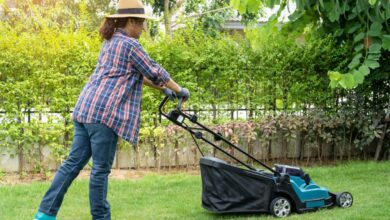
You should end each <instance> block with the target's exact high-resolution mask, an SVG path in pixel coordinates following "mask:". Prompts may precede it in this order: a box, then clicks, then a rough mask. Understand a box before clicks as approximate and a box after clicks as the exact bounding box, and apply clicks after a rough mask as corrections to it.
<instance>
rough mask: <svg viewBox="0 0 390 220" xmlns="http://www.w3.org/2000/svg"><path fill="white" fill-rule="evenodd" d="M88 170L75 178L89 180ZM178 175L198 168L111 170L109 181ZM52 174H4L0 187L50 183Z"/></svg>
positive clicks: (194, 171) (190, 172)
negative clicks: (153, 175) (156, 175)
mask: <svg viewBox="0 0 390 220" xmlns="http://www.w3.org/2000/svg"><path fill="white" fill-rule="evenodd" d="M90 172H91V171H90V170H86V169H84V170H82V171H81V172H80V174H79V176H78V177H77V179H79V180H85V179H89V176H90ZM178 173H186V174H189V175H199V174H200V171H199V168H194V167H191V168H188V169H186V168H184V169H182V168H171V169H170V170H168V169H160V170H156V169H145V168H140V169H112V170H111V174H110V176H109V178H110V179H116V180H130V179H141V178H143V177H144V176H146V175H150V174H158V175H172V174H178ZM54 174H55V173H54V172H49V173H48V174H47V175H45V174H39V173H36V174H34V173H24V174H23V175H19V174H17V173H6V174H4V176H0V186H1V185H15V184H29V183H32V182H45V181H51V180H52V179H53V177H54Z"/></svg>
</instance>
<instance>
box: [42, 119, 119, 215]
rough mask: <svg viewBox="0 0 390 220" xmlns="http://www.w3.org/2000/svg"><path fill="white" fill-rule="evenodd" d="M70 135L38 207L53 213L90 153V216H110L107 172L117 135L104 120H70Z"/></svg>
mask: <svg viewBox="0 0 390 220" xmlns="http://www.w3.org/2000/svg"><path fill="white" fill-rule="evenodd" d="M74 130H75V132H74V138H73V143H72V148H71V150H70V153H69V156H68V158H67V159H66V160H65V162H64V163H63V164H62V165H61V167H60V168H59V169H58V171H57V173H56V175H55V177H54V180H53V182H52V183H51V186H50V188H49V190H48V191H47V192H46V194H45V196H44V197H43V199H42V201H41V204H40V206H39V211H41V212H43V213H45V214H47V215H51V216H56V215H57V213H58V211H59V209H60V206H61V203H62V200H63V199H64V195H65V193H66V191H67V190H68V188H69V186H70V184H71V183H72V181H73V180H74V179H75V178H76V177H77V175H78V174H79V173H80V170H82V169H83V167H84V166H85V165H86V164H87V163H88V161H89V159H90V158H91V156H92V171H91V176H90V181H89V202H90V207H91V215H92V219H94V220H95V219H96V220H97V219H99V220H106V219H111V214H110V205H109V203H108V201H107V187H108V175H109V174H110V172H111V166H112V163H113V160H114V156H115V150H116V144H117V141H118V136H117V135H116V134H115V133H114V131H113V130H112V129H111V128H109V127H107V126H106V125H104V124H83V123H79V122H76V121H75V122H74Z"/></svg>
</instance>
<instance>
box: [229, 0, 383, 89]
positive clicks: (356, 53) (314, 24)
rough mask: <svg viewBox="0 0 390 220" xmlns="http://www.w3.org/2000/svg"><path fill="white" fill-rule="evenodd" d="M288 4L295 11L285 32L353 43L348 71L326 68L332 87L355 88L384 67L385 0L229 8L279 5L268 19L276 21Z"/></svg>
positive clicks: (244, 9) (247, 6) (250, 6)
mask: <svg viewBox="0 0 390 220" xmlns="http://www.w3.org/2000/svg"><path fill="white" fill-rule="evenodd" d="M255 2H256V3H255ZM291 2H292V3H295V5H296V9H295V11H294V12H292V14H291V15H290V16H289V22H287V24H285V25H284V30H285V31H289V32H290V31H296V32H301V31H302V30H304V29H305V28H310V29H313V30H316V31H319V32H323V33H325V34H328V33H330V34H332V35H333V36H334V37H335V38H336V39H338V42H339V44H344V43H346V42H349V43H352V44H353V49H352V50H351V54H350V62H349V64H348V69H346V70H345V71H337V70H334V69H331V68H329V72H328V74H329V78H330V79H331V84H330V86H331V87H332V88H335V87H338V86H341V87H343V88H348V89H352V88H355V87H356V86H358V85H359V84H362V83H363V82H364V79H365V78H366V77H367V76H368V75H369V74H370V72H371V73H372V72H373V70H375V69H377V68H378V67H380V66H381V65H383V63H380V60H381V57H383V55H384V53H387V52H389V51H390V26H389V21H390V2H389V1H387V0H370V1H367V0H357V1H355V0H348V1H334V0H320V1H314V0H312V1H306V0H291V1H289V0H276V1H269V0H267V1H251V0H248V1H240V0H234V1H232V2H231V5H232V6H233V7H235V8H236V9H237V10H238V11H240V13H249V12H251V11H254V10H259V9H260V8H261V7H265V6H267V7H274V6H276V5H280V8H279V11H278V13H277V14H276V15H275V16H273V17H271V20H275V19H277V18H278V16H280V12H281V11H282V10H284V9H286V8H287V7H288V5H289V4H290V3H291ZM376 74H378V73H376Z"/></svg>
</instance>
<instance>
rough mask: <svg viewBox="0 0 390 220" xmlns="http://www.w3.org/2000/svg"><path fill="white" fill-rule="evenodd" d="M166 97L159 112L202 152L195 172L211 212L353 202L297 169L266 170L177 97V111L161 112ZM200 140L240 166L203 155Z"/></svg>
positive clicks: (284, 210)
mask: <svg viewBox="0 0 390 220" xmlns="http://www.w3.org/2000/svg"><path fill="white" fill-rule="evenodd" d="M168 100H169V98H168V97H165V98H164V100H163V101H162V102H161V103H160V106H159V111H160V114H161V115H163V116H164V117H166V118H167V119H168V120H170V121H172V122H173V123H175V124H176V125H178V126H180V127H182V128H183V129H185V130H187V131H188V132H189V133H190V134H191V136H192V138H193V140H194V142H195V144H196V146H197V147H198V150H199V152H200V153H201V155H202V157H201V159H200V170H201V177H202V206H203V208H205V209H207V210H209V211H211V212H215V213H244V212H245V213H255V212H270V213H271V214H272V215H274V216H276V217H286V216H288V215H289V214H290V213H291V212H292V211H296V212H298V213H301V212H304V211H308V210H316V209H320V208H325V207H331V206H335V205H337V206H339V207H342V208H348V207H350V206H352V203H353V197H352V195H351V194H350V193H349V192H342V193H332V192H329V190H328V189H326V188H324V187H320V186H318V185H316V184H315V183H314V182H313V180H311V179H310V176H309V175H308V174H307V173H305V172H304V171H303V170H302V169H301V168H299V167H294V166H288V165H281V164H275V165H274V168H271V167H269V166H268V165H266V164H265V163H263V162H261V161H259V160H257V159H256V158H254V157H253V156H252V155H250V154H248V153H247V152H245V151H243V150H242V149H240V148H239V147H238V146H236V145H234V144H233V143H231V142H230V141H228V140H226V139H225V138H224V137H222V135H221V134H219V133H216V132H214V131H212V130H210V129H209V128H207V127H205V126H204V125H202V124H201V123H199V122H198V118H197V116H196V115H189V114H187V113H185V112H183V111H182V109H181V105H182V102H181V100H179V104H178V107H177V108H176V109H173V110H171V111H170V112H169V113H165V112H164V111H163V107H164V106H165V105H166V103H167V102H168ZM205 134H211V136H212V137H214V140H209V139H207V138H206V135H205ZM199 139H200V140H202V141H204V142H206V143H208V144H210V145H211V146H212V147H214V148H216V149H217V150H219V151H221V152H222V153H224V154H225V155H227V156H228V157H230V158H232V159H234V160H235V161H237V162H238V163H239V164H241V165H242V166H243V167H245V168H241V167H238V166H234V165H231V164H229V163H227V162H225V161H223V160H221V159H218V158H215V157H209V156H204V154H203V152H202V151H201V149H200V147H199V145H198V143H197V140H199ZM215 141H223V142H225V143H226V144H228V145H229V146H231V147H233V148H234V149H236V150H237V151H239V152H240V153H242V154H244V155H245V156H247V157H248V158H250V159H251V160H253V161H254V162H256V163H258V164H260V165H261V166H263V167H264V168H266V169H265V170H259V169H255V168H254V167H253V166H251V165H249V164H247V163H245V162H243V161H242V160H240V159H238V158H237V157H235V156H234V155H231V154H230V153H228V152H227V151H225V150H224V149H222V148H221V147H219V146H218V145H216V144H215V143H214V142H215Z"/></svg>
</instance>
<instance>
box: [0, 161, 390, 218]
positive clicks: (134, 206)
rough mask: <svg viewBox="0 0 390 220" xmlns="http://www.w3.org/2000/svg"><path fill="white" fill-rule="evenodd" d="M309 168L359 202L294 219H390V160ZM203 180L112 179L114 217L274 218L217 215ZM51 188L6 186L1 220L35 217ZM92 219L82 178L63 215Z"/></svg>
mask: <svg viewBox="0 0 390 220" xmlns="http://www.w3.org/2000/svg"><path fill="white" fill-rule="evenodd" d="M306 171H307V172H308V173H310V175H311V177H312V179H313V180H314V181H315V182H316V183H318V184H319V185H320V186H324V187H328V188H329V189H330V190H331V191H334V192H338V191H349V192H351V193H352V194H353V196H354V205H353V206H352V207H351V208H349V209H340V208H333V209H323V210H320V211H316V212H310V213H305V214H293V215H292V216H290V219H316V220H317V219H351V220H352V219H353V220H356V219H364V220H366V219H375V220H377V219H390V211H389V207H390V196H389V195H390V162H385V163H375V162H353V163H347V164H342V165H338V166H333V167H314V168H308V169H306ZM200 181H201V180H200V176H191V175H188V174H175V175H164V176H161V175H156V174H151V175H148V176H146V177H144V178H142V179H137V180H111V181H110V192H109V200H110V203H111V210H112V219H113V220H127V219H140V220H148V219H150V220H159V219H273V218H272V217H271V216H270V215H268V214H256V215H217V214H212V213H209V212H207V211H205V210H204V209H203V208H202V207H201V183H200ZM48 186H49V183H48V182H45V183H40V182H35V183H31V184H20V185H12V186H11V185H5V186H4V185H3V186H0V219H1V220H3V219H4V220H12V219H15V220H29V219H32V216H33V215H34V213H35V211H36V209H37V207H38V204H39V202H40V199H41V197H42V195H43V194H44V192H45V191H46V189H47V188H48ZM90 218H91V217H90V215H89V202H88V181H87V180H77V181H75V182H74V183H73V185H72V187H71V188H70V189H69V191H68V193H67V195H66V197H65V200H64V203H63V206H62V208H61V210H60V213H59V215H58V219H59V220H65V219H69V220H78V219H90Z"/></svg>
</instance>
